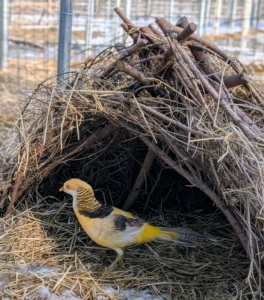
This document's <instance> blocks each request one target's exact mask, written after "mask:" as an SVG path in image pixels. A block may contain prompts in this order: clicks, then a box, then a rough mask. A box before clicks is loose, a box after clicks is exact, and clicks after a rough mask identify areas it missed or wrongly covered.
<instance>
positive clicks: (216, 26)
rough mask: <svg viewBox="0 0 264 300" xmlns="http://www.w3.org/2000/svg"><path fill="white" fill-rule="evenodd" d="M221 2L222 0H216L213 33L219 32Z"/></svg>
mask: <svg viewBox="0 0 264 300" xmlns="http://www.w3.org/2000/svg"><path fill="white" fill-rule="evenodd" d="M222 3H223V2H222V0H218V1H217V5H216V11H215V19H214V29H213V34H214V35H218V33H219V25H220V19H221V11H222Z"/></svg>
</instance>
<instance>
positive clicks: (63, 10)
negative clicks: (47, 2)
mask: <svg viewBox="0 0 264 300" xmlns="http://www.w3.org/2000/svg"><path fill="white" fill-rule="evenodd" d="M71 33H72V0H61V1H60V27H59V49H58V68H57V72H58V76H59V77H58V81H59V83H61V84H62V85H61V86H64V85H65V84H64V82H65V83H66V80H67V78H68V77H69V75H68V74H66V73H67V72H69V71H70V56H71Z"/></svg>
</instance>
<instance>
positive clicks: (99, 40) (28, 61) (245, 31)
mask: <svg viewBox="0 0 264 300" xmlns="http://www.w3.org/2000/svg"><path fill="white" fill-rule="evenodd" d="M59 2H60V1H59V0H43V1H42V0H39V1H25V0H13V1H7V0H2V1H1V28H0V29H1V30H0V31H1V37H0V49H1V53H0V54H1V55H0V56H1V68H2V69H4V70H8V71H9V72H10V71H12V72H13V75H14V78H16V80H17V82H18V90H21V89H22V90H23V91H25V90H24V88H22V86H23V84H22V82H23V81H24V80H29V81H30V82H32V86H33V85H36V84H38V83H40V81H42V80H44V79H45V78H47V77H49V76H52V75H54V74H56V70H57V60H58V40H59V37H58V36H59V10H60V3H59ZM117 6H118V7H120V8H121V9H122V10H123V11H124V12H125V14H126V15H127V17H128V18H130V19H131V21H132V22H133V23H134V24H135V25H137V26H144V25H148V24H149V23H151V22H155V18H156V17H161V16H162V17H165V18H167V19H168V20H169V21H170V22H171V23H173V24H175V23H176V22H177V20H178V19H179V18H180V17H182V16H186V17H187V18H188V19H189V21H193V22H195V23H196V24H197V25H198V34H200V35H206V36H207V38H208V39H209V40H211V41H212V42H216V43H217V44H218V46H220V47H222V48H223V49H224V50H225V51H227V52H228V53H229V54H230V55H231V56H237V57H238V58H239V59H240V60H241V61H242V62H243V63H245V64H246V65H249V64H251V63H252V62H256V61H260V62H262V61H264V54H263V53H264V51H263V49H264V38H263V37H264V33H263V29H264V3H263V0H231V1H229V0H212V1H211V0H190V1H188V2H186V1H182V0H163V1H162V0H136V1H131V0H125V1H124V0H86V1H85V0H74V1H73V16H72V39H71V69H72V70H74V69H78V68H79V67H80V62H81V61H83V60H85V59H86V58H87V57H88V56H92V57H94V56H95V55H97V54H98V53H99V52H101V51H102V50H103V49H105V48H106V47H109V46H113V45H114V44H115V43H117V42H122V43H123V42H124V37H123V30H122V28H121V26H120V24H121V23H122V21H121V20H120V19H119V17H118V16H117V15H116V14H115V12H114V8H115V7H117ZM32 86H31V85H28V86H27V87H28V88H31V87H32Z"/></svg>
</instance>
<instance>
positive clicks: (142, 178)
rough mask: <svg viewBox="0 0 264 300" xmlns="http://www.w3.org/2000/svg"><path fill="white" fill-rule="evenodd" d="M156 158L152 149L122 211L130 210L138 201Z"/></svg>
mask: <svg viewBox="0 0 264 300" xmlns="http://www.w3.org/2000/svg"><path fill="white" fill-rule="evenodd" d="M155 157H156V154H155V152H153V150H152V149H150V148H149V149H148V153H147V155H146V157H145V160H144V162H143V164H142V167H141V169H140V172H139V174H138V177H137V179H136V181H135V184H134V186H133V188H132V190H131V192H130V194H129V195H128V197H127V199H126V202H125V204H124V205H123V207H122V209H124V210H128V209H130V208H131V207H132V206H133V204H134V203H135V201H136V198H137V197H138V194H139V192H140V190H141V187H142V185H143V183H144V181H145V179H146V178H147V176H148V174H149V170H150V168H151V166H152V163H153V160H154V158H155Z"/></svg>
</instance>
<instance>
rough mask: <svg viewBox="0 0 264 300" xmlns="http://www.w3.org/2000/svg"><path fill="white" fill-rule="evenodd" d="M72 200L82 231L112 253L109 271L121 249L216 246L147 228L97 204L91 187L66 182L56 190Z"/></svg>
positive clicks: (189, 233) (187, 234)
mask: <svg viewBox="0 0 264 300" xmlns="http://www.w3.org/2000/svg"><path fill="white" fill-rule="evenodd" d="M60 191H63V192H65V193H67V194H70V195H72V196H73V209H74V212H75V215H76V217H77V218H78V220H79V222H80V224H81V226H82V228H83V229H84V230H85V232H86V233H87V234H88V235H89V237H90V238H91V239H92V240H93V241H94V242H96V243H97V244H99V245H101V246H104V247H107V248H110V249H113V250H115V251H116V252H117V254H118V255H117V258H116V259H115V261H114V262H113V263H112V264H111V265H110V267H109V268H110V269H112V268H114V267H115V266H116V264H117V263H118V262H119V261H120V260H122V259H123V256H124V251H123V248H125V247H127V246H129V245H133V244H141V243H145V242H150V241H153V240H167V241H173V242H175V243H176V244H179V245H183V246H196V245H198V244H201V243H208V242H212V243H216V240H215V239H213V238H210V237H207V236H205V235H202V234H200V233H197V232H195V231H193V230H191V229H188V228H181V227H178V228H165V227H156V226H152V225H150V224H148V223H147V222H145V221H143V220H142V219H140V218H138V217H137V216H135V215H133V214H131V213H129V212H126V211H123V210H121V209H118V208H116V207H112V206H106V205H102V204H100V202H99V201H97V200H96V198H95V196H94V191H93V189H92V187H91V186H90V185H89V184H87V183H86V182H84V181H82V180H80V179H70V180H68V181H66V182H65V183H64V185H63V186H62V187H61V188H60Z"/></svg>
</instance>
